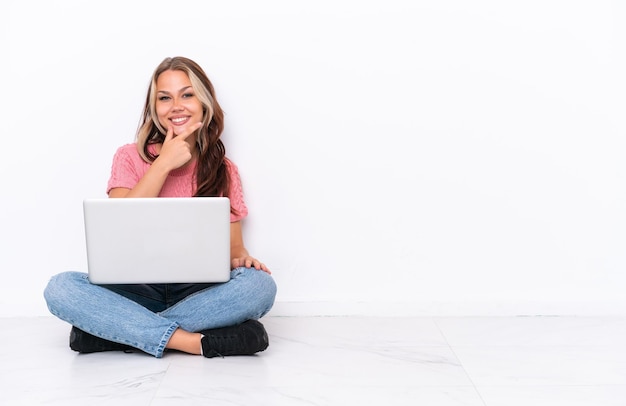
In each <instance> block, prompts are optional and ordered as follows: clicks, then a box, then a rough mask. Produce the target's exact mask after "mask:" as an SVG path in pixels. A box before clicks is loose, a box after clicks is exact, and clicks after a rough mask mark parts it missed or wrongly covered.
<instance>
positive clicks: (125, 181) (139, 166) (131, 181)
mask: <svg viewBox="0 0 626 406" xmlns="http://www.w3.org/2000/svg"><path fill="white" fill-rule="evenodd" d="M225 162H226V166H227V168H228V174H229V176H230V191H229V196H228V197H229V198H230V205H231V206H232V207H233V208H234V209H235V211H236V212H237V214H236V215H235V214H233V213H231V214H230V221H231V222H235V221H239V220H241V219H243V218H244V217H246V216H247V215H248V208H247V207H246V204H245V202H244V200H243V189H242V188H241V178H240V177H239V171H238V170H237V166H236V165H235V164H234V163H233V162H232V161H230V160H229V159H226V160H225ZM148 168H150V164H149V163H147V162H146V161H144V160H143V159H142V158H141V156H140V155H139V152H138V151H137V145H136V144H134V143H133V144H126V145H123V146H121V147H119V148H118V150H117V151H116V152H115V155H114V156H113V164H112V165H111V177H110V178H109V182H108V185H107V194H108V193H109V191H110V190H111V189H113V188H116V187H123V188H126V189H132V188H133V187H135V185H136V184H137V182H139V180H140V179H141V178H142V177H143V175H144V174H145V173H146V172H147V171H148ZM195 168H196V163H195V162H193V163H191V164H190V165H187V166H185V167H182V168H178V169H174V170H173V171H171V172H170V173H169V175H168V176H167V179H166V180H165V183H164V184H163V187H162V188H161V192H160V193H159V197H192V196H193V195H194V194H195V192H196V183H195V179H194V171H195Z"/></svg>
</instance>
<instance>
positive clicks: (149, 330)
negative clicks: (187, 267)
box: [44, 267, 276, 358]
mask: <svg viewBox="0 0 626 406" xmlns="http://www.w3.org/2000/svg"><path fill="white" fill-rule="evenodd" d="M275 296H276V284H275V283H274V280H273V278H272V277H271V276H270V275H269V274H267V273H266V272H263V271H257V270H256V269H253V268H243V267H242V268H236V269H234V270H232V271H231V273H230V280H229V281H228V282H225V283H216V284H202V285H194V284H169V285H163V284H161V285H134V286H133V285H95V284H92V283H91V282H89V279H88V278H87V274H86V273H82V272H63V273H60V274H58V275H55V276H53V277H52V278H51V279H50V281H49V282H48V286H47V287H46V289H45V291H44V297H45V299H46V302H47V304H48V309H49V310H50V312H51V313H52V314H54V315H55V316H57V317H58V318H60V319H61V320H64V321H66V322H68V323H70V324H72V325H73V326H76V327H78V328H79V329H81V330H83V331H85V332H87V333H89V334H92V335H94V336H97V337H100V338H104V339H106V340H109V341H114V342H118V343H122V344H127V345H130V346H132V347H135V348H138V349H140V350H142V351H144V352H146V353H148V354H151V355H153V356H155V357H157V358H161V357H162V356H163V352H164V350H165V346H166V345H167V342H168V341H169V339H170V337H171V336H172V334H173V333H174V331H175V330H176V329H177V328H179V327H180V328H182V329H183V330H186V331H191V332H198V331H201V330H207V329H212V328H217V327H225V326H231V325H235V324H239V323H242V322H244V321H246V320H249V319H255V320H256V319H260V318H261V317H263V316H264V315H265V314H267V312H269V311H270V309H271V308H272V306H273V304H274V298H275Z"/></svg>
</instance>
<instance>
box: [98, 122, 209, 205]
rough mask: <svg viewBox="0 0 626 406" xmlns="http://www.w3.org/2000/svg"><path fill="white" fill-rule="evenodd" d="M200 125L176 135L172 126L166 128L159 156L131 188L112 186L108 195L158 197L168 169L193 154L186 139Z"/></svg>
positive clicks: (180, 164)
mask: <svg viewBox="0 0 626 406" xmlns="http://www.w3.org/2000/svg"><path fill="white" fill-rule="evenodd" d="M200 125H202V123H198V124H196V125H195V126H192V127H191V128H190V129H189V130H187V131H185V132H183V133H181V134H179V135H177V136H176V137H174V132H173V130H172V128H171V127H170V128H168V129H167V135H166V136H165V140H164V141H163V144H162V145H161V146H160V147H159V149H158V153H159V156H158V157H157V158H156V159H155V160H154V162H153V163H152V165H150V169H148V171H147V172H146V173H145V174H144V175H143V177H142V178H141V179H140V180H139V182H137V184H136V185H135V186H134V187H133V188H132V189H127V188H113V189H111V190H110V191H109V197H158V196H159V193H161V189H162V188H163V184H164V183H165V180H166V179H167V175H168V174H169V173H170V171H172V170H174V169H177V168H180V167H181V166H184V165H185V164H186V163H188V162H189V161H190V160H191V158H192V156H193V154H192V150H191V146H190V145H189V143H188V142H187V141H186V140H187V138H188V137H189V136H190V135H191V134H193V133H194V132H195V131H196V130H197V129H198V127H199V126H200Z"/></svg>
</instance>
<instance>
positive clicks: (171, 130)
mask: <svg viewBox="0 0 626 406" xmlns="http://www.w3.org/2000/svg"><path fill="white" fill-rule="evenodd" d="M201 127H202V122H197V123H195V124H192V125H190V126H189V127H188V128H187V129H186V130H185V131H183V132H181V133H180V134H176V138H179V139H180V140H181V141H184V140H186V139H187V137H189V136H190V135H191V134H193V133H195V132H196V131H198V130H199V129H200V128H201ZM172 138H174V127H173V126H169V127H167V133H166V134H165V140H163V142H164V143H165V142H168V141H170V140H171V139H172Z"/></svg>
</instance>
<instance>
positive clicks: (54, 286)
mask: <svg viewBox="0 0 626 406" xmlns="http://www.w3.org/2000/svg"><path fill="white" fill-rule="evenodd" d="M85 281H87V275H86V274H84V273H81V272H62V273H60V274H57V275H54V276H53V277H52V278H50V280H49V281H48V284H47V285H46V287H45V289H44V291H43V296H44V299H45V300H46V303H47V304H48V308H50V309H52V308H53V307H56V306H55V305H56V304H57V303H59V302H64V301H65V300H67V299H68V297H71V293H70V292H72V290H73V287H75V286H77V284H81V283H84V282H85Z"/></svg>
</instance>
